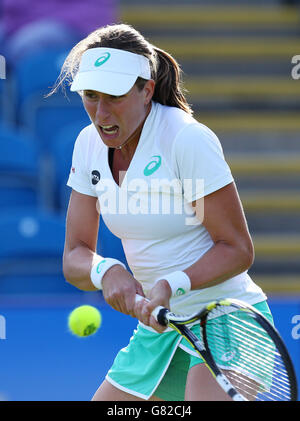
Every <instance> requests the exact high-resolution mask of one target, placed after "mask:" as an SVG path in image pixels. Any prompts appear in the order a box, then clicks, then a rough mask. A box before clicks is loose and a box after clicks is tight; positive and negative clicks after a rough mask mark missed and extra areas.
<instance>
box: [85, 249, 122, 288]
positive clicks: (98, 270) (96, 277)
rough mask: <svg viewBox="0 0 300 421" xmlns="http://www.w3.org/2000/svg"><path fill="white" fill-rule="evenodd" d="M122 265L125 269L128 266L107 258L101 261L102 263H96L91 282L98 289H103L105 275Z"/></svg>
mask: <svg viewBox="0 0 300 421" xmlns="http://www.w3.org/2000/svg"><path fill="white" fill-rule="evenodd" d="M115 265H121V266H122V267H123V268H124V269H126V266H125V265H124V264H123V263H122V262H120V261H119V260H117V259H111V258H109V257H108V258H105V259H102V260H100V262H97V263H95V264H94V265H93V266H92V270H91V281H92V283H93V284H94V286H95V287H96V288H97V289H102V279H103V276H104V275H105V273H106V272H107V271H108V269H110V268H111V267H112V266H115Z"/></svg>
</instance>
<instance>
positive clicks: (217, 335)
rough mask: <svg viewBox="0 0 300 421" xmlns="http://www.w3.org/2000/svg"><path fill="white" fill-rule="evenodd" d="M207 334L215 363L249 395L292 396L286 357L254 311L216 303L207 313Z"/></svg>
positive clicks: (256, 397)
mask: <svg viewBox="0 0 300 421" xmlns="http://www.w3.org/2000/svg"><path fill="white" fill-rule="evenodd" d="M234 310H235V311H234ZM230 311H231V312H230ZM206 337H207V341H208V347H209V348H210V351H211V353H212V355H213V358H214V360H215V362H216V364H217V365H218V367H219V368H220V369H221V370H222V372H223V373H224V374H225V375H226V376H227V377H228V379H229V380H230V382H231V383H232V384H233V386H234V387H235V388H236V390H237V391H238V392H239V393H241V394H242V395H243V396H245V397H246V399H248V400H263V401H265V400H276V401H277V400H290V395H291V390H290V382H289V376H288V373H287V370H286V368H285V364H284V361H283V358H282V356H281V354H280V352H279V351H278V349H277V347H276V345H275V343H274V341H273V340H272V338H271V337H270V336H269V335H268V333H267V331H266V330H265V329H264V328H263V327H262V326H261V325H260V324H259V323H258V322H257V320H256V319H255V318H254V317H253V314H252V313H249V312H248V311H242V310H236V309H233V308H228V306H226V308H223V307H222V306H221V307H217V308H216V309H214V310H212V311H211V312H210V314H209V316H208V319H207V324H206Z"/></svg>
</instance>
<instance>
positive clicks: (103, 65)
mask: <svg viewBox="0 0 300 421" xmlns="http://www.w3.org/2000/svg"><path fill="white" fill-rule="evenodd" d="M138 77H141V78H143V79H147V80H149V79H151V72H150V65H149V60H148V59H147V58H146V57H145V56H142V55H139V54H134V53H130V52H129V51H123V50H118V49H116V48H105V47H99V48H91V49H89V50H87V51H85V53H83V55H82V57H81V62H80V66H79V70H78V73H77V74H76V76H75V78H74V80H73V83H72V85H71V91H83V90H92V91H98V92H102V93H104V94H109V95H124V94H126V93H127V92H128V91H130V89H131V88H132V87H133V85H134V84H135V82H136V80H137V78H138Z"/></svg>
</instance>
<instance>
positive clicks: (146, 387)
mask: <svg viewBox="0 0 300 421" xmlns="http://www.w3.org/2000/svg"><path fill="white" fill-rule="evenodd" d="M65 81H71V83H72V84H71V91H77V92H78V93H79V94H80V95H81V96H82V101H83V105H84V108H85V110H86V112H87V113H88V115H89V117H90V120H91V124H90V125H89V126H88V127H85V128H84V129H83V130H82V131H81V133H80V134H79V136H78V138H77V140H76V143H75V146H74V152H73V161H72V170H71V172H70V176H69V180H68V183H67V184H68V186H70V187H71V188H72V194H71V197H70V203H69V208H68V213H67V222H66V242H65V250H64V258H63V270H64V275H65V278H66V279H67V281H68V282H70V283H71V284H73V285H75V286H76V287H77V288H79V289H81V290H86V291H91V290H95V291H96V290H100V289H102V291H103V296H104V298H105V300H106V302H107V303H108V304H109V305H110V306H111V307H112V308H114V309H116V310H118V311H120V312H122V313H124V314H127V315H131V316H133V317H136V318H138V319H139V324H138V327H137V329H136V330H135V332H134V334H133V336H132V338H131V339H130V342H129V345H128V346H127V347H126V348H125V349H122V350H120V352H119V353H118V354H117V356H116V358H115V360H114V363H113V365H112V367H111V369H110V370H109V372H108V373H107V376H106V378H105V380H104V382H103V383H102V384H101V385H100V387H99V389H98V390H97V391H96V393H95V395H94V397H93V400H104V401H105V400H111V401H121V400H127V401H130V400H167V401H172V400H184V399H185V400H206V401H207V400H226V399H230V398H229V397H228V396H227V395H226V394H225V392H223V390H221V388H220V387H219V386H218V385H217V383H216V382H215V380H214V379H213V377H212V376H211V374H210V372H209V371H208V369H207V368H206V366H205V365H204V364H203V361H202V360H201V358H200V357H199V356H197V355H196V354H195V352H194V351H193V350H192V348H191V347H190V345H189V344H188V343H187V342H185V340H184V339H181V337H180V336H179V335H178V334H177V332H175V331H173V330H170V329H166V330H164V329H163V328H162V327H161V326H160V325H159V324H158V323H157V322H156V321H155V319H154V318H153V316H151V312H152V310H153V309H154V308H155V307H156V306H158V305H162V306H165V307H167V308H170V309H171V310H172V311H173V312H176V313H184V314H189V313H191V312H194V311H198V310H199V309H200V308H201V307H202V306H203V305H205V304H207V303H208V302H210V301H212V300H215V299H219V298H224V297H231V298H237V299H242V300H244V301H246V302H248V303H250V304H252V305H255V306H256V307H257V308H258V309H259V310H260V311H261V312H263V313H264V314H265V315H267V317H269V318H271V315H270V313H269V308H268V305H267V302H266V296H265V294H264V293H263V291H262V290H261V289H260V288H259V287H258V286H257V285H256V284H255V283H254V282H253V281H252V280H251V278H250V277H249V275H248V274H247V270H248V268H249V267H250V266H251V265H252V262H253V258H254V257H253V256H254V253H253V245H252V241H251V238H250V235H249V232H248V228H247V223H246V220H245V216H244V213H243V209H242V206H241V202H240V200H239V196H238V193H237V190H236V187H235V183H234V180H233V177H232V174H231V171H230V169H229V167H228V165H227V163H226V161H225V160H224V156H223V152H222V147H221V145H220V142H219V140H218V138H217V137H216V135H215V134H214V133H213V132H212V131H211V130H210V129H209V128H207V127H206V126H205V125H203V124H201V123H200V122H197V121H196V120H195V119H194V118H193V116H192V111H191V108H190V106H189V105H188V103H187V101H186V99H185V96H184V94H183V92H182V88H181V70H180V67H179V65H178V64H177V62H176V61H175V59H174V58H173V57H171V56H170V55H169V54H168V53H166V52H165V51H162V50H161V49H159V48H157V47H155V46H153V45H151V44H150V43H149V42H148V41H146V40H145V39H144V37H143V36H142V35H141V34H140V33H139V32H138V31H136V30H135V29H134V28H132V27H131V26H129V25H124V24H120V25H111V26H106V27H103V28H100V29H98V30H96V31H94V32H93V33H91V34H90V35H89V36H88V37H87V38H85V39H83V40H82V41H81V42H80V43H79V44H77V45H76V46H75V47H74V48H73V49H72V51H71V52H70V54H69V56H68V58H67V59H66V61H65V63H64V66H63V68H62V73H61V77H60V82H59V83H58V85H57V86H60V85H63V84H64V83H65ZM97 203H98V205H99V206H98V205H97ZM99 209H100V212H101V215H102V217H103V220H104V222H105V223H106V225H107V226H108V228H109V229H110V230H111V232H112V233H114V234H115V235H117V236H118V237H119V238H121V239H122V244H123V247H124V251H125V255H126V258H127V261H128V265H129V267H130V272H129V271H128V270H127V269H126V267H125V266H124V265H123V263H121V262H120V261H118V260H116V259H114V258H112V257H110V256H99V255H98V254H97V253H96V243H97V233H98V224H99ZM136 294H139V295H141V296H143V297H145V298H147V300H149V301H147V300H142V301H140V302H138V303H136V302H135V296H136ZM112 328H113V326H112ZM193 329H195V331H196V332H197V330H196V329H197V327H196V326H195V327H193ZM220 357H221V358H222V357H223V356H220ZM225 357H226V358H227V359H228V356H224V358H225ZM99 358H100V357H99Z"/></svg>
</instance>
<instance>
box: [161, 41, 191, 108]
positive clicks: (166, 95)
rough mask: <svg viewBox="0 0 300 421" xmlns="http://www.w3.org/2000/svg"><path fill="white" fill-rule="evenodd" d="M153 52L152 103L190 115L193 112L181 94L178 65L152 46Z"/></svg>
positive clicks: (171, 58)
mask: <svg viewBox="0 0 300 421" xmlns="http://www.w3.org/2000/svg"><path fill="white" fill-rule="evenodd" d="M153 50H154V51H155V53H156V56H157V63H156V69H157V70H156V75H155V90H154V95H153V101H156V102H159V103H160V104H162V105H168V106H170V107H177V108H180V109H182V110H184V111H185V112H187V113H189V114H192V113H193V112H192V110H191V108H190V106H189V104H188V102H187V100H186V98H185V96H184V93H183V91H184V90H183V87H182V79H181V75H182V71H181V69H180V67H179V65H178V63H177V62H176V60H175V59H174V58H173V57H172V56H171V55H170V54H168V53H167V52H166V51H164V50H161V49H160V48H158V47H154V46H153Z"/></svg>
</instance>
